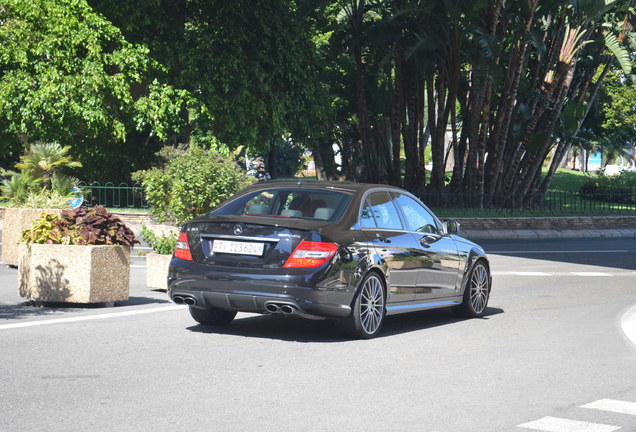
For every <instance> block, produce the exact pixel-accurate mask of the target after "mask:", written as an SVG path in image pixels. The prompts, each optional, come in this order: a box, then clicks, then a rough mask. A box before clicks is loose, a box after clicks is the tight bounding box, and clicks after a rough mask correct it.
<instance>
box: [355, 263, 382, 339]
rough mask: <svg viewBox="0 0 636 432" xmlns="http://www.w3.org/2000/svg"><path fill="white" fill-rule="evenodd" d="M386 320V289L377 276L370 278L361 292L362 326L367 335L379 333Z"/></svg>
mask: <svg viewBox="0 0 636 432" xmlns="http://www.w3.org/2000/svg"><path fill="white" fill-rule="evenodd" d="M383 318H384V288H383V286H382V282H381V281H380V279H378V277H377V276H370V277H369V278H368V279H367V280H366V281H365V283H364V286H363V287H362V291H361V292H360V324H361V325H362V328H363V329H364V331H365V332H366V333H367V334H373V333H375V332H377V331H378V329H379V328H380V326H381V325H382V320H383Z"/></svg>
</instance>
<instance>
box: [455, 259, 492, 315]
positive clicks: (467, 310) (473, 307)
mask: <svg viewBox="0 0 636 432" xmlns="http://www.w3.org/2000/svg"><path fill="white" fill-rule="evenodd" d="M489 298H490V270H489V269H488V266H487V265H486V263H485V262H484V261H483V260H480V261H477V263H475V266H474V267H473V269H472V270H471V271H470V275H469V276H468V282H467V283H466V288H465V289H464V298H463V301H462V304H461V305H459V306H458V307H457V309H455V310H456V311H457V312H458V313H459V315H461V316H464V317H467V318H479V317H481V316H483V315H484V313H485V311H486V306H488V299H489Z"/></svg>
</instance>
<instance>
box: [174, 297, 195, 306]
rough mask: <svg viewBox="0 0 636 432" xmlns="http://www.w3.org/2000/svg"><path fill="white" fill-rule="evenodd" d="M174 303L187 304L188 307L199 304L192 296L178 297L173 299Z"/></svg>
mask: <svg viewBox="0 0 636 432" xmlns="http://www.w3.org/2000/svg"><path fill="white" fill-rule="evenodd" d="M172 301H173V302H175V303H176V304H187V305H188V306H194V305H195V304H197V299H195V298H194V297H191V296H180V295H176V296H174V297H172Z"/></svg>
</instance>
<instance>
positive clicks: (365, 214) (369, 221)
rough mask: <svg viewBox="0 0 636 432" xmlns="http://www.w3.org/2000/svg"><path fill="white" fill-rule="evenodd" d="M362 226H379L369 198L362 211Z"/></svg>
mask: <svg viewBox="0 0 636 432" xmlns="http://www.w3.org/2000/svg"><path fill="white" fill-rule="evenodd" d="M360 226H361V227H362V228H377V227H378V226H377V225H376V223H375V218H374V217H373V209H372V208H371V205H370V204H369V200H368V199H367V200H365V201H364V207H362V213H361V214H360Z"/></svg>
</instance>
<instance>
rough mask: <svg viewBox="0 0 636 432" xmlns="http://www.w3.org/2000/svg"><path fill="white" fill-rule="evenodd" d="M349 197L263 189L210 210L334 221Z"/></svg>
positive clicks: (231, 213)
mask: <svg viewBox="0 0 636 432" xmlns="http://www.w3.org/2000/svg"><path fill="white" fill-rule="evenodd" d="M350 199H351V196H350V195H348V194H346V193H342V192H333V191H322V190H308V189H266V190H261V191H256V192H253V193H251V194H247V195H243V196H240V197H238V198H236V199H234V200H232V201H230V202H228V203H226V204H225V205H223V206H222V207H219V208H218V209H216V210H214V211H212V214H218V215H251V216H277V217H293V218H306V219H319V220H329V221H335V220H338V219H339V218H340V216H341V215H342V213H343V212H344V210H345V208H346V206H347V204H348V203H349V201H350Z"/></svg>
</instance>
